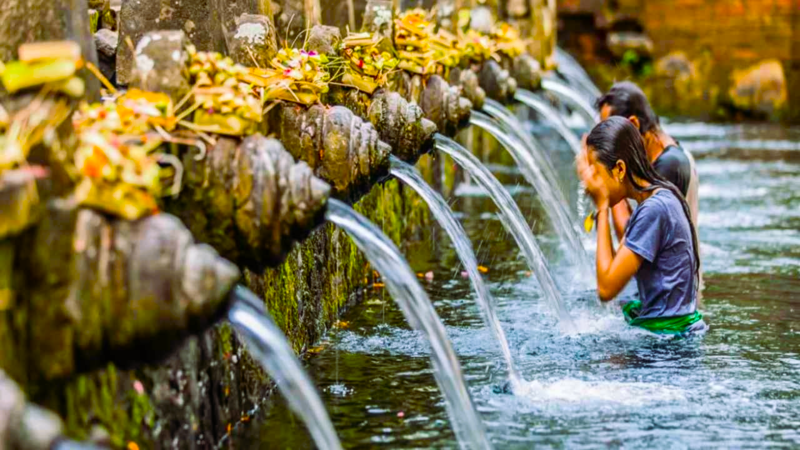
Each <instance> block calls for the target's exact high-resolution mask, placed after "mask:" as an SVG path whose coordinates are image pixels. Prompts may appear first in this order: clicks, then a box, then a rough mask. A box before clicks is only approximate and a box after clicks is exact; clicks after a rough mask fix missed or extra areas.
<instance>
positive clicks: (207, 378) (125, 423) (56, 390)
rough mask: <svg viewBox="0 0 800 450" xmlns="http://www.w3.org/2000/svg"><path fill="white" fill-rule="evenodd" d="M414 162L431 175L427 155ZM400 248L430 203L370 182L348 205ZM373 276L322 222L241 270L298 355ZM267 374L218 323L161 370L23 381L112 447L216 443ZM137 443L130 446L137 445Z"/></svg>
mask: <svg viewBox="0 0 800 450" xmlns="http://www.w3.org/2000/svg"><path fill="white" fill-rule="evenodd" d="M432 160H433V158H431V157H430V156H425V157H423V158H422V160H421V161H420V163H419V164H418V167H419V168H420V169H421V170H422V171H423V173H424V174H425V175H426V177H427V178H429V179H430V178H431V174H432V170H431V166H432V163H431V161H432ZM354 207H355V209H356V210H357V211H359V212H361V213H362V214H365V215H366V216H367V217H369V218H370V219H371V220H372V221H374V222H375V223H376V224H377V225H378V226H379V227H380V228H381V229H383V231H384V232H385V233H386V234H387V235H388V236H390V237H391V238H392V239H393V240H394V241H395V242H396V243H397V244H398V245H400V246H401V248H402V243H403V242H405V241H408V240H412V239H415V238H422V237H424V236H425V233H426V232H427V230H428V229H429V227H427V226H424V225H426V224H428V223H429V222H428V209H427V206H425V205H424V203H423V202H422V200H421V199H420V198H419V197H417V196H416V194H414V193H413V191H412V190H411V189H409V188H405V187H403V186H402V185H400V184H399V183H398V182H397V181H395V180H391V181H386V182H384V183H379V184H376V185H375V186H374V187H373V188H372V190H371V191H370V192H369V193H368V194H367V195H366V196H365V197H363V198H362V199H361V200H360V201H359V202H358V203H356V204H355V205H354ZM374 277H375V274H374V273H373V271H372V269H371V268H370V267H369V265H368V264H367V261H366V260H365V258H364V257H363V255H362V254H361V252H360V251H359V250H358V249H357V248H356V247H355V245H354V244H353V243H352V242H351V241H350V239H349V237H348V236H347V235H346V234H345V233H344V232H343V231H341V230H339V229H337V228H336V227H334V226H332V225H330V224H327V225H324V226H322V227H320V228H319V229H317V230H315V231H314V232H313V233H312V234H311V236H310V237H309V238H308V239H307V240H305V241H304V242H303V243H302V244H300V245H298V246H297V247H296V248H294V249H293V250H292V252H291V253H290V254H289V256H288V258H287V259H286V261H285V262H284V263H283V264H282V265H280V266H279V267H277V268H274V269H268V270H266V271H264V272H263V273H253V272H250V271H245V277H244V278H245V279H244V282H245V284H246V285H247V286H248V287H249V288H250V289H252V290H253V291H254V292H255V293H256V294H258V295H259V296H261V297H262V298H263V299H264V301H265V303H266V305H267V308H268V309H269V311H270V313H271V314H272V316H273V318H274V320H275V322H276V323H277V324H278V325H279V326H280V327H281V328H282V329H283V330H284V332H285V333H286V335H287V337H288V338H289V341H290V342H291V344H292V346H293V347H294V349H295V351H297V352H298V353H302V352H304V351H305V350H307V349H308V348H310V347H311V345H312V344H313V343H314V342H315V341H317V340H318V339H319V338H320V337H321V336H322V334H323V333H324V332H325V331H326V330H327V329H328V327H329V326H330V325H331V324H333V323H334V322H335V321H336V319H337V317H338V313H339V312H340V310H343V309H344V308H347V307H348V305H352V304H353V303H354V302H356V301H357V300H358V299H359V297H360V293H361V292H363V290H364V289H365V288H366V287H367V285H368V284H370V283H371V282H372V281H373V280H374ZM272 389H273V386H272V385H271V383H270V381H269V379H268V378H267V377H266V376H265V374H264V373H263V372H262V371H261V369H260V368H259V367H258V366H257V364H256V363H255V362H254V361H253V360H252V359H251V358H250V357H249V355H248V354H247V353H246V351H245V350H244V348H243V346H242V344H241V343H240V341H239V340H238V338H237V336H236V334H235V332H233V331H232V329H231V327H230V326H229V325H228V324H226V323H222V324H219V325H217V326H216V327H214V328H213V329H211V330H209V331H208V332H207V333H206V334H205V335H203V336H200V337H198V338H193V339H191V340H189V341H188V342H187V343H186V344H185V345H184V347H183V348H182V349H181V350H180V351H178V352H177V353H176V354H174V355H173V356H171V357H170V358H169V359H168V360H167V361H166V362H165V363H163V364H161V365H159V366H157V367H144V368H139V369H136V370H125V369H122V368H118V367H114V366H113V365H109V366H108V367H107V368H106V369H105V370H102V371H98V372H95V373H92V374H90V375H85V376H80V377H77V378H75V379H71V380H68V381H64V382H62V383H50V384H48V385H46V386H26V390H27V391H28V393H29V394H31V397H32V400H34V401H36V402H38V403H40V404H42V405H43V406H45V407H48V408H51V409H53V410H54V411H56V412H58V413H59V414H60V415H61V416H62V417H63V418H64V419H65V421H66V425H67V432H68V434H69V435H70V436H72V437H74V438H78V439H86V438H90V437H92V438H94V439H96V440H100V441H101V442H105V443H107V444H109V445H111V446H112V447H115V448H124V447H127V448H189V449H192V448H212V447H216V446H217V445H218V444H219V443H220V442H222V441H223V440H224V439H225V437H226V436H227V435H228V434H229V433H230V432H231V431H232V430H233V429H234V428H235V427H241V426H246V425H247V422H249V420H250V416H251V415H252V414H254V412H255V411H257V409H258V406H259V405H260V404H262V403H263V402H264V401H265V400H266V398H268V396H269V395H270V394H271V392H272ZM133 444H135V446H134V445H133Z"/></svg>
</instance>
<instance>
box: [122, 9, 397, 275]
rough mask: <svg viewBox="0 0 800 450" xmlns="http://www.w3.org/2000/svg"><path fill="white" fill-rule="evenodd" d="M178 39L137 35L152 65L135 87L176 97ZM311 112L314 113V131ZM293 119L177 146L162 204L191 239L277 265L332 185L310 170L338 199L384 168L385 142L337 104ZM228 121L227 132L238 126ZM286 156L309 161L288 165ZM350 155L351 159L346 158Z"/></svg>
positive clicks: (180, 63)
mask: <svg viewBox="0 0 800 450" xmlns="http://www.w3.org/2000/svg"><path fill="white" fill-rule="evenodd" d="M258 17H260V16H244V17H243V19H246V20H244V21H243V22H242V23H243V24H253V23H256V24H257V23H261V22H259V21H258V20H256V19H257V18H258ZM265 23H268V22H265ZM186 45H187V43H186V40H185V35H184V33H182V32H179V31H177V32H176V31H158V32H151V33H148V34H147V35H145V36H144V37H143V38H142V40H141V41H140V42H139V45H138V46H137V50H136V51H137V53H136V56H137V58H138V59H139V60H141V61H145V60H146V61H149V62H150V63H149V64H145V66H146V68H147V69H148V70H147V72H145V71H144V70H142V68H141V67H139V68H138V69H137V70H135V71H134V72H135V75H134V78H133V79H132V83H133V85H134V86H136V87H140V88H147V89H148V90H151V91H155V92H164V93H168V94H170V97H171V98H173V100H174V101H176V102H177V101H179V100H180V99H181V98H182V97H184V96H185V95H186V92H188V91H189V85H190V80H189V78H188V77H187V75H186V65H187V64H186V61H187V58H188V56H187V55H186V52H185V48H186ZM170 55H177V56H178V57H177V58H174V57H172V56H170ZM190 73H191V71H190ZM207 73H211V74H212V75H213V76H215V77H216V76H217V75H218V74H219V72H216V73H214V72H213V70H210V71H208V72H207ZM290 110H292V111H294V110H295V105H293V104H288V103H287V104H280V105H278V106H276V107H274V108H273V109H272V113H271V114H272V116H271V117H276V118H281V117H289V116H291V117H295V116H292V115H289V116H287V114H289V111H290ZM223 117H225V116H223ZM311 117H318V118H319V119H320V122H319V125H320V126H319V127H318V128H315V125H313V124H312V122H313V120H311ZM297 118H298V120H299V122H293V123H292V124H289V123H284V122H282V121H281V120H279V119H276V120H275V121H272V123H270V120H264V119H261V117H260V116H259V119H261V122H260V123H251V124H247V125H243V126H242V127H241V128H244V129H246V131H245V132H244V133H242V134H243V135H244V134H249V133H251V132H252V133H255V134H252V135H250V136H248V137H244V138H243V136H241V135H235V134H232V135H224V134H220V135H218V136H217V137H216V138H215V142H214V144H213V146H206V147H207V148H205V150H204V151H203V150H201V151H199V152H198V151H189V150H188V149H184V151H182V153H181V162H182V165H183V168H184V177H183V178H184V180H183V187H182V192H181V195H179V196H177V197H176V198H174V199H168V200H166V201H165V203H166V209H167V210H168V211H170V212H173V213H175V214H176V215H178V216H179V217H180V218H181V219H182V220H183V221H184V222H185V223H187V224H188V225H189V227H190V229H191V231H192V233H193V234H194V235H195V236H196V237H197V238H198V239H199V240H201V241H203V242H206V243H208V244H211V245H212V246H213V247H214V248H215V249H217V251H219V252H220V253H221V254H222V255H223V256H224V257H226V258H229V259H231V260H232V261H235V262H236V263H237V264H242V265H245V266H247V267H248V268H251V269H253V270H261V269H263V268H264V267H267V266H274V265H277V264H280V263H281V262H282V261H283V259H284V258H285V256H286V254H287V253H288V252H289V250H291V248H292V245H293V244H294V242H296V241H298V240H301V239H304V238H305V237H307V236H308V234H309V233H310V232H311V231H312V230H314V229H315V228H316V227H317V226H318V225H320V224H321V223H322V222H323V216H324V209H325V205H326V201H327V199H328V197H329V196H330V194H331V187H330V186H329V185H328V184H327V183H325V182H324V181H323V180H322V179H320V178H318V176H319V177H322V178H323V179H325V180H327V181H335V183H336V184H335V185H334V190H335V192H336V193H337V194H338V195H345V194H346V192H347V190H348V189H351V187H352V186H354V185H356V184H359V183H362V184H363V183H366V180H369V175H371V174H372V172H371V171H372V170H373V169H374V168H375V167H379V166H380V165H381V164H382V162H381V158H382V157H381V156H380V155H382V154H388V148H384V147H383V146H381V145H378V141H377V137H376V135H375V131H374V130H373V129H370V128H369V127H363V128H362V127H360V126H359V125H360V124H361V123H362V122H361V121H360V119H358V118H356V117H354V116H353V115H352V113H351V112H349V111H347V110H345V109H344V108H342V109H341V110H336V111H332V110H330V109H328V108H325V107H323V106H312V107H311V108H309V110H308V111H307V114H304V115H302V116H301V117H297ZM306 120H308V122H305V121H306ZM236 123H237V127H234V128H238V123H240V122H236ZM366 125H369V124H366ZM258 131H263V132H264V134H269V133H274V134H277V136H278V137H279V138H281V139H282V140H283V141H284V143H286V144H287V145H288V147H289V148H290V149H292V151H293V153H290V152H288V151H287V150H286V149H285V148H284V146H283V144H282V143H281V141H279V140H276V139H273V138H266V137H264V136H263V135H261V134H259V133H258ZM309 132H310V133H312V134H313V135H314V136H316V139H305V140H303V142H304V143H305V144H306V146H305V147H302V146H300V145H298V141H297V139H298V138H299V136H305V135H306V134H305V133H309ZM323 137H324V139H323ZM383 145H385V144H383ZM293 156H294V157H301V158H300V159H302V160H303V161H306V162H308V163H309V164H310V165H311V167H309V164H306V162H302V161H300V162H295V160H294V158H293ZM358 158H361V160H359V164H353V161H355V160H357V159H358ZM386 164H388V163H386ZM375 171H376V172H379V169H375ZM315 174H316V176H315Z"/></svg>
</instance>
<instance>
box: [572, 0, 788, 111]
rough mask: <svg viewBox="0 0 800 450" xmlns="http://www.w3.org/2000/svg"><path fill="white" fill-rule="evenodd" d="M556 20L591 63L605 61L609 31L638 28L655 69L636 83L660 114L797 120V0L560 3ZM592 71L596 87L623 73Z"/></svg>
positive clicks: (580, 0) (574, 47)
mask: <svg viewBox="0 0 800 450" xmlns="http://www.w3.org/2000/svg"><path fill="white" fill-rule="evenodd" d="M559 15H560V19H561V20H560V23H561V27H562V30H560V33H562V36H563V35H564V34H565V33H566V34H567V35H571V37H569V36H567V37H565V39H564V40H563V42H562V44H565V45H567V46H568V47H569V49H570V50H572V51H575V52H577V53H578V54H579V55H580V56H581V58H582V59H583V60H584V61H585V62H587V63H589V64H590V65H592V63H601V64H602V63H604V62H605V63H608V62H609V61H608V60H607V59H605V58H606V57H608V52H607V51H605V48H604V45H605V42H603V41H604V40H605V39H606V37H607V35H608V32H609V31H610V30H613V29H614V28H615V27H623V28H625V27H627V28H630V27H631V26H634V27H635V26H641V28H642V29H643V30H644V35H646V37H648V38H649V39H650V40H651V41H652V44H653V47H652V55H651V56H652V60H653V67H652V69H653V70H652V72H651V73H650V74H647V75H648V76H645V77H642V78H641V79H638V78H637V79H636V81H640V82H641V83H642V84H644V85H645V86H646V87H650V89H649V90H650V92H651V93H652V94H653V97H654V98H653V102H654V104H655V105H657V106H659V107H660V108H661V109H662V110H663V111H665V112H671V113H677V114H682V115H690V116H698V117H709V116H710V117H714V116H718V115H723V116H724V115H725V114H730V112H731V111H734V112H746V113H754V114H755V115H757V116H759V115H760V116H769V117H772V118H797V117H798V115H800V90H798V89H792V87H795V88H796V87H800V26H798V25H800V0H755V1H754V0H616V1H606V2H602V1H594V0H562V1H560V2H559ZM587 18H591V21H590V22H587V21H586V19H587ZM581 19H583V21H581ZM580 23H582V24H583V26H579V25H578V24H580ZM586 25H590V26H589V27H587V26H586ZM590 68H591V67H590ZM596 69H597V70H594V72H595V73H597V75H598V77H599V78H600V80H599V81H601V82H606V83H607V82H609V81H612V80H613V78H615V77H616V78H620V76H624V75H625V74H623V73H620V72H618V71H617V72H615V71H613V70H605V72H606V73H605V74H604V73H603V72H604V70H603V69H600V68H596ZM628 75H629V76H630V74H628ZM634 77H635V75H634ZM780 83H782V84H783V86H779V84H780ZM787 86H788V89H787ZM601 87H603V86H601Z"/></svg>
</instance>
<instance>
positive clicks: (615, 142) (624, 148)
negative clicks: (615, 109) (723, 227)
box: [586, 117, 700, 289]
mask: <svg viewBox="0 0 800 450" xmlns="http://www.w3.org/2000/svg"><path fill="white" fill-rule="evenodd" d="M586 146H587V147H589V148H591V149H592V150H593V151H594V152H595V159H597V160H598V161H600V162H601V163H602V164H603V165H604V166H606V168H607V169H608V170H611V169H612V168H614V166H615V165H616V164H617V161H619V160H622V161H624V162H625V166H626V167H627V171H626V174H625V176H626V177H627V178H628V181H630V183H631V185H632V186H633V188H634V189H636V190H637V191H639V192H650V191H654V190H656V189H659V188H661V189H667V190H669V191H670V192H672V194H673V195H674V196H675V197H677V198H678V200H680V202H681V206H682V207H683V212H684V214H686V220H688V221H689V229H690V230H691V232H692V246H693V247H694V262H695V266H694V269H695V272H694V275H695V287H696V288H698V289H699V276H700V247H699V245H698V242H697V231H696V230H695V228H694V223H693V222H692V214H691V212H690V211H689V204H688V203H687V202H686V199H685V198H684V197H683V194H682V193H681V191H680V189H678V188H677V187H676V186H675V185H674V184H672V183H670V182H669V181H667V180H666V179H665V178H664V177H662V176H661V175H659V173H658V172H656V169H655V168H653V165H652V164H651V163H650V159H648V157H647V153H646V152H645V150H644V141H643V140H642V136H641V134H639V131H638V130H637V129H636V127H635V126H634V125H633V123H631V121H630V120H628V119H626V118H624V117H609V118H608V119H607V120H604V121H603V122H600V123H599V124H597V125H595V127H594V128H592V131H591V132H590V133H589V136H588V137H587V138H586ZM637 180H642V181H646V182H647V183H649V184H650V185H649V186H646V187H645V186H642V185H641V184H639V181H637Z"/></svg>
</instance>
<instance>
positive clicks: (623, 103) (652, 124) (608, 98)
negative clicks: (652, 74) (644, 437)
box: [594, 81, 659, 136]
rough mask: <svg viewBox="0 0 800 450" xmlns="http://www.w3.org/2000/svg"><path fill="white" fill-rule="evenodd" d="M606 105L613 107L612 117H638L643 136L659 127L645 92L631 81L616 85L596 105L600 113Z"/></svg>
mask: <svg viewBox="0 0 800 450" xmlns="http://www.w3.org/2000/svg"><path fill="white" fill-rule="evenodd" d="M604 105H608V106H610V107H611V115H612V116H622V117H625V118H629V117H630V116H636V117H637V118H638V119H639V132H640V133H642V136H644V134H645V133H647V132H648V131H653V130H655V129H656V128H657V127H658V125H659V120H658V116H657V115H656V113H655V112H653V108H651V107H650V102H649V101H647V97H646V96H645V95H644V92H642V90H641V89H640V88H639V86H637V85H636V84H634V83H631V82H630V81H620V82H619V83H614V85H613V86H611V89H609V90H608V92H606V93H605V94H603V95H602V96H601V97H600V98H598V99H597V101H596V102H595V104H594V106H595V107H596V108H597V110H598V111H599V110H601V109H603V106H604Z"/></svg>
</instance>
